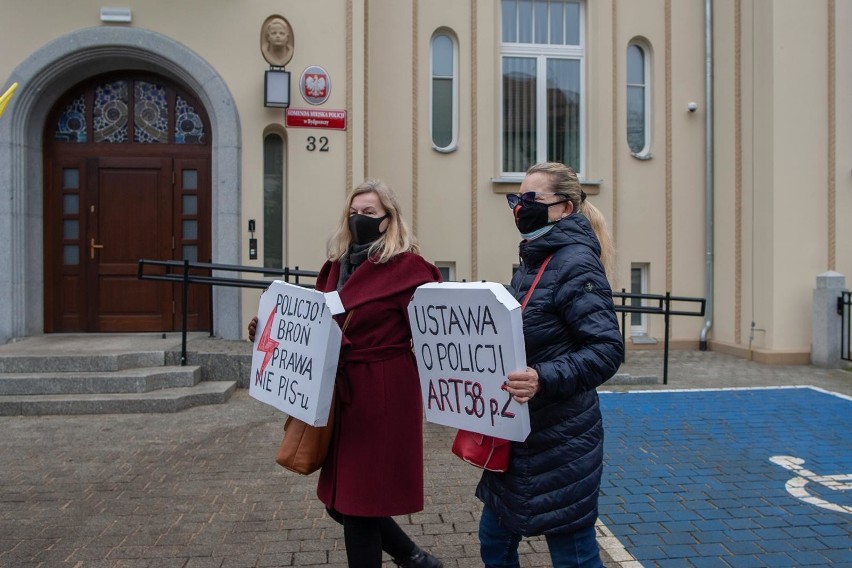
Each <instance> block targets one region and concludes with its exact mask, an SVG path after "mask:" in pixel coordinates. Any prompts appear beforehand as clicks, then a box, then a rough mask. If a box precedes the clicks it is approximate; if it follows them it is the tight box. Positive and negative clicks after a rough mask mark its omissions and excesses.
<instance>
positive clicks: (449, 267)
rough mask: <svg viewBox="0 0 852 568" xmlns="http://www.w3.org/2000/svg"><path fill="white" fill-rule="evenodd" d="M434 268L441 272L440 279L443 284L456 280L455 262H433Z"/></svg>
mask: <svg viewBox="0 0 852 568" xmlns="http://www.w3.org/2000/svg"><path fill="white" fill-rule="evenodd" d="M435 266H436V267H437V268H438V270H440V271H441V277H442V278H443V279H444V282H454V281H455V279H456V263H455V262H440V261H437V262H435Z"/></svg>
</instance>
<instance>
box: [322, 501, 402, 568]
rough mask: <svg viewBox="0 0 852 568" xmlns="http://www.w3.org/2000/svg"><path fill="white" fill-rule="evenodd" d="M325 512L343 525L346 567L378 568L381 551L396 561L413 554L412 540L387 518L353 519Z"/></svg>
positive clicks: (333, 511) (331, 511)
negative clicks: (347, 564) (347, 563)
mask: <svg viewBox="0 0 852 568" xmlns="http://www.w3.org/2000/svg"><path fill="white" fill-rule="evenodd" d="M326 510H327V511H328V514H329V516H330V517H331V518H332V519H334V520H335V521H337V522H338V523H340V524H341V525H343V541H344V543H345V544H346V558H347V559H348V560H349V568H381V565H382V550H384V551H385V552H387V553H388V554H390V556H391V558H395V559H399V560H404V559H408V558H409V557H410V556H411V553H412V552H413V551H414V541H412V540H411V539H410V538H409V537H408V535H407V534H405V531H403V530H402V528H400V526H399V525H398V524H396V521H394V520H393V519H392V518H390V517H354V516H352V515H344V514H342V513H340V512H338V511H335V510H334V509H326Z"/></svg>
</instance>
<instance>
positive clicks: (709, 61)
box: [698, 0, 713, 351]
mask: <svg viewBox="0 0 852 568" xmlns="http://www.w3.org/2000/svg"><path fill="white" fill-rule="evenodd" d="M704 105H705V107H706V108H705V113H704V294H705V299H706V301H707V302H706V305H705V311H704V327H703V328H702V329H701V337H700V338H699V342H698V345H699V348H700V349H701V351H707V335H708V334H709V332H710V328H711V327H713V0H704Z"/></svg>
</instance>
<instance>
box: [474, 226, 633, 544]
mask: <svg viewBox="0 0 852 568" xmlns="http://www.w3.org/2000/svg"><path fill="white" fill-rule="evenodd" d="M551 253H553V257H552V258H551V259H550V263H549V264H548V265H547V266H546V267H545V269H544V272H543V274H542V276H541V280H540V281H539V283H538V285H537V286H536V288H535V290H534V291H533V294H532V296H531V297H530V299H529V302H528V304H527V306H526V308H525V309H524V312H523V322H524V341H525V343H526V354H527V365H529V366H530V367H533V368H534V369H535V370H536V371H537V372H538V375H539V383H540V385H541V390H540V391H539V392H538V394H536V395H535V396H534V397H533V398H532V399H530V401H529V402H528V403H527V404H529V410H530V423H531V428H532V431H531V433H530V435H529V437H528V438H527V440H526V441H525V442H513V443H512V453H511V458H510V462H509V470H508V471H507V472H506V473H493V472H489V471H485V472H483V475H482V479H481V481H480V482H479V486H478V487H477V489H476V496H477V497H479V499H481V500H482V501H483V502H484V503H486V504H487V505H488V506H489V507H491V509H492V510H493V511H494V512H495V513H496V514H497V516H498V518H499V519H500V523H501V525H503V526H504V527H505V528H506V529H508V530H510V531H512V532H513V533H515V534H519V535H524V536H532V535H539V534H558V533H571V532H574V531H577V530H578V529H581V528H585V527H589V526H591V525H593V524H594V523H595V519H597V516H598V491H599V489H600V480H601V470H602V466H603V424H602V422H601V412H600V406H599V403H598V395H597V392H596V391H595V388H596V387H597V386H599V385H601V384H602V383H604V382H605V381H606V380H608V379H609V378H610V377H612V376H613V375H614V374H615V372H616V371H617V370H618V367H619V365H620V364H621V359H622V351H623V349H624V345H623V343H622V340H621V333H620V332H619V328H618V320H617V318H616V316H615V311H614V309H613V303H612V291H611V290H610V287H609V282H608V281H607V279H606V275H605V273H604V268H603V266H602V265H601V262H600V258H599V255H600V245H599V244H598V240H597V238H596V237H595V234H594V231H593V230H592V228H591V226H590V225H589V222H588V220H587V219H586V218H585V217H584V216H582V215H581V214H576V213H575V214H574V215H571V216H569V217H566V218H564V219H562V220H560V221H559V222H557V223H556V224H555V226H554V227H553V229H551V230H550V232H548V233H547V234H545V235H543V236H541V237H539V238H537V239H535V240H533V241H524V242H522V243H521V246H520V254H521V261H522V262H521V265H520V267H519V268H518V270H517V272H516V273H515V275H514V277H513V278H512V288H513V290H514V294H515V297H516V298H517V299H518V301H521V300H522V299H523V297H524V296H525V295H526V293H527V290H529V288H530V286H531V285H532V281H533V279H534V278H535V275H536V271H537V270H538V268H539V267H540V266H541V264H542V262H543V261H544V259H545V258H546V257H547V256H548V255H549V254H551Z"/></svg>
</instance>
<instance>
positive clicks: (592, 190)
mask: <svg viewBox="0 0 852 568" xmlns="http://www.w3.org/2000/svg"><path fill="white" fill-rule="evenodd" d="M522 181H524V177H523V176H518V177H514V176H513V177H495V178H491V186H492V187H491V189H492V190H493V191H494V193H499V194H506V193H518V191H519V190H520V186H521V182H522ZM601 185H603V180H602V179H581V180H580V187H582V188H583V191H585V192H586V195H598V194H599V193H600V192H601Z"/></svg>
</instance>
